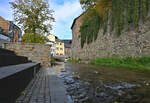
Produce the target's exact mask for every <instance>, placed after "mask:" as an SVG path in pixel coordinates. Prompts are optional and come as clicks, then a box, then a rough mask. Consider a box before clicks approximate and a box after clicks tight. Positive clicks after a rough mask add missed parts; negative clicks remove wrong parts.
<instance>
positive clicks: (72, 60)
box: [68, 59, 79, 63]
mask: <svg viewBox="0 0 150 103" xmlns="http://www.w3.org/2000/svg"><path fill="white" fill-rule="evenodd" d="M68 62H71V63H78V62H79V60H76V59H69V60H68Z"/></svg>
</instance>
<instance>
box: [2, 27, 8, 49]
mask: <svg viewBox="0 0 150 103" xmlns="http://www.w3.org/2000/svg"><path fill="white" fill-rule="evenodd" d="M5 42H10V37H8V35H6V33H5V32H4V29H3V28H1V27H0V47H2V44H3V43H5Z"/></svg>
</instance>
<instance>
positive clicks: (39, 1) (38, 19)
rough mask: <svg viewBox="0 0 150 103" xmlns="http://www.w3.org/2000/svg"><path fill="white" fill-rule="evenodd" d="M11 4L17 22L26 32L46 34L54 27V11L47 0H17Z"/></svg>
mask: <svg viewBox="0 0 150 103" xmlns="http://www.w3.org/2000/svg"><path fill="white" fill-rule="evenodd" d="M10 4H11V6H12V9H13V11H14V19H15V21H16V23H18V24H20V26H22V28H23V29H24V31H25V33H33V34H36V33H39V34H44V33H48V32H50V30H51V29H52V25H51V22H53V21H54V18H53V15H52V13H53V11H52V10H50V9H49V4H48V1H47V0H15V1H14V2H10Z"/></svg>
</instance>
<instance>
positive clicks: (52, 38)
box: [47, 34, 56, 42]
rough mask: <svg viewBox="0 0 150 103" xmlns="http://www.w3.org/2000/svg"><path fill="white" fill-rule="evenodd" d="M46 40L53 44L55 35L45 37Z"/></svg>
mask: <svg viewBox="0 0 150 103" xmlns="http://www.w3.org/2000/svg"><path fill="white" fill-rule="evenodd" d="M47 38H48V40H50V41H52V42H55V38H56V37H55V35H52V34H49V35H48V36H47Z"/></svg>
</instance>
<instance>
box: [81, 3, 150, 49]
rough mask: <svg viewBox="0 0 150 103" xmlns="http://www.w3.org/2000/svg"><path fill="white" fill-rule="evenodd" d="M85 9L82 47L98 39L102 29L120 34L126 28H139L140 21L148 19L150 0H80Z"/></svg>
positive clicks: (104, 31)
mask: <svg viewBox="0 0 150 103" xmlns="http://www.w3.org/2000/svg"><path fill="white" fill-rule="evenodd" d="M80 3H81V5H82V7H83V9H84V10H85V13H84V16H83V23H82V25H81V27H80V32H81V47H82V48H83V47H84V43H87V44H89V43H91V42H93V41H94V40H96V39H97V35H98V32H99V30H100V29H102V30H103V34H106V32H107V31H108V26H110V30H109V31H111V32H115V34H116V35H117V36H120V35H121V33H122V31H123V30H124V29H127V30H130V29H131V28H137V27H138V25H139V22H140V21H142V22H145V21H146V20H148V19H149V18H148V12H149V11H150V0H80Z"/></svg>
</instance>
